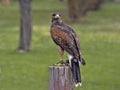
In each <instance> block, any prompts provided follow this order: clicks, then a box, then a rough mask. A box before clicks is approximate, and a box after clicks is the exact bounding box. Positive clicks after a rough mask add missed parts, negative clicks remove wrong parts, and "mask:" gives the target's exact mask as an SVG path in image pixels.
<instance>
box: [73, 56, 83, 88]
mask: <svg viewBox="0 0 120 90" xmlns="http://www.w3.org/2000/svg"><path fill="white" fill-rule="evenodd" d="M71 68H72V73H73V78H74V81H75V86H76V87H77V86H81V85H82V81H81V73H80V66H79V59H78V58H76V57H74V58H73V59H72V60H71Z"/></svg>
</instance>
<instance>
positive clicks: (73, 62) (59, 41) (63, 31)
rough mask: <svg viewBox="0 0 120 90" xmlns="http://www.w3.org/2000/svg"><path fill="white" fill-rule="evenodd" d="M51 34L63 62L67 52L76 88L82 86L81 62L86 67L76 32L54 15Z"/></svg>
mask: <svg viewBox="0 0 120 90" xmlns="http://www.w3.org/2000/svg"><path fill="white" fill-rule="evenodd" d="M50 33H51V37H52V39H53V41H54V42H55V44H56V45H57V46H58V50H59V53H60V55H61V57H62V60H63V55H64V51H66V52H67V55H68V60H69V64H70V67H71V70H72V73H73V78H74V81H75V86H76V87H77V86H81V85H82V82H81V73H80V66H79V65H80V64H79V62H80V63H81V64H82V65H85V61H84V59H83V58H82V56H81V52H80V43H79V40H78V37H77V35H76V33H75V31H74V30H73V29H72V28H71V27H70V26H68V25H67V24H65V23H64V22H63V21H62V19H61V16H60V14H59V13H53V14H52V24H51V28H50Z"/></svg>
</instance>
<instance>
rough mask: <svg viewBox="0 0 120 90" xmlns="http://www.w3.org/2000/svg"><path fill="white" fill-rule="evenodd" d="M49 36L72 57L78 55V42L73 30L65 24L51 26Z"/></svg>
mask: <svg viewBox="0 0 120 90" xmlns="http://www.w3.org/2000/svg"><path fill="white" fill-rule="evenodd" d="M51 36H52V39H53V40H54V42H55V43H56V44H57V45H58V46H60V47H61V48H62V49H64V50H65V51H66V52H68V53H69V54H71V55H73V56H79V55H80V51H79V50H80V44H79V40H78V38H77V36H76V34H75V32H74V31H73V29H72V28H71V27H69V26H67V25H65V24H62V25H59V26H58V25H53V26H51Z"/></svg>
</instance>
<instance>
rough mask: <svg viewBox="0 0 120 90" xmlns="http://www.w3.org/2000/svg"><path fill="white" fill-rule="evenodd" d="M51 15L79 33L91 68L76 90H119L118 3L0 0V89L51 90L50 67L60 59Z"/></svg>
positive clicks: (114, 0) (111, 0)
mask: <svg viewBox="0 0 120 90" xmlns="http://www.w3.org/2000/svg"><path fill="white" fill-rule="evenodd" d="M53 12H59V13H60V14H61V17H62V19H63V21H64V22H66V23H67V24H69V25H70V26H71V27H73V28H74V29H75V31H76V32H77V34H78V37H79V40H80V44H81V52H82V54H83V57H84V58H85V60H86V63H87V64H86V66H85V67H83V66H81V73H82V81H83V85H82V87H78V88H75V90H120V71H119V68H120V65H119V64H120V0H0V90H49V71H48V67H49V66H51V65H53V64H55V63H56V62H58V61H59V60H60V56H59V53H58V51H57V47H56V45H55V44H54V43H53V41H52V40H51V37H50V33H49V31H50V25H51V14H52V13H53ZM26 38H27V39H26ZM26 42H27V43H26ZM64 58H65V59H66V58H67V57H66V56H65V57H64Z"/></svg>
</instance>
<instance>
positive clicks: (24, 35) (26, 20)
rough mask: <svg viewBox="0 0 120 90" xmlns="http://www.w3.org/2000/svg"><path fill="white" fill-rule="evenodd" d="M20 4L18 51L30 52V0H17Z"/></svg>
mask: <svg viewBox="0 0 120 90" xmlns="http://www.w3.org/2000/svg"><path fill="white" fill-rule="evenodd" d="M19 3H20V13H21V20H20V42H19V51H20V52H26V51H29V50H30V42H31V34H32V24H31V0H19Z"/></svg>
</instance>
